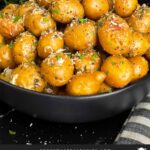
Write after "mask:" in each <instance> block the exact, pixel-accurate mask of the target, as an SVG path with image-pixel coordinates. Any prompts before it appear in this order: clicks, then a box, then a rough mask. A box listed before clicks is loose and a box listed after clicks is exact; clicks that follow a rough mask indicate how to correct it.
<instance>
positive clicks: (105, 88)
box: [99, 83, 113, 94]
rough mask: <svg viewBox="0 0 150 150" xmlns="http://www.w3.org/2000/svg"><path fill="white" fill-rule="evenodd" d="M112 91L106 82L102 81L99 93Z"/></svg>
mask: <svg viewBox="0 0 150 150" xmlns="http://www.w3.org/2000/svg"><path fill="white" fill-rule="evenodd" d="M112 91H113V88H112V87H110V86H109V85H107V84H106V83H102V84H101V85H100V89H99V93H100V94H104V93H111V92H112Z"/></svg>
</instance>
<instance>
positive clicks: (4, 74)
mask: <svg viewBox="0 0 150 150" xmlns="http://www.w3.org/2000/svg"><path fill="white" fill-rule="evenodd" d="M12 71H13V69H9V68H6V69H4V70H3V72H2V73H1V74H0V79H1V80H4V81H6V82H10V79H11V74H12Z"/></svg>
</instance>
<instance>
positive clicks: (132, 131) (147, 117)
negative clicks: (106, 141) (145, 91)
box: [115, 98, 150, 145]
mask: <svg viewBox="0 0 150 150" xmlns="http://www.w3.org/2000/svg"><path fill="white" fill-rule="evenodd" d="M115 144H146V145H147V144H150V98H147V99H146V100H145V101H144V102H141V103H140V104H138V105H137V106H136V107H135V108H133V109H132V111H131V114H130V115H129V118H128V119H127V120H126V122H125V123H124V125H123V128H122V130H121V132H120V134H119V135H118V136H117V138H116V140H115Z"/></svg>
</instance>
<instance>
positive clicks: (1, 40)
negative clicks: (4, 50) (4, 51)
mask: <svg viewBox="0 0 150 150" xmlns="http://www.w3.org/2000/svg"><path fill="white" fill-rule="evenodd" d="M4 43H5V40H4V37H3V36H2V35H0V44H4Z"/></svg>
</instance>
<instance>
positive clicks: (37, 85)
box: [10, 63, 46, 92]
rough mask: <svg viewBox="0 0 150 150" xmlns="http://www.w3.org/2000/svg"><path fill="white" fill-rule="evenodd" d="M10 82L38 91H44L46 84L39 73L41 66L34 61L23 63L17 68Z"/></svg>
mask: <svg viewBox="0 0 150 150" xmlns="http://www.w3.org/2000/svg"><path fill="white" fill-rule="evenodd" d="M10 83H11V84H14V85H16V86H19V87H22V88H25V89H29V90H33V91H37V92H43V90H44V88H45V85H46V84H45V81H44V80H43V79H42V77H41V75H40V73H39V68H38V67H37V66H36V65H35V64H32V63H23V64H21V65H19V66H18V67H17V68H15V69H14V70H13V71H12V74H11V79H10Z"/></svg>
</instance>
